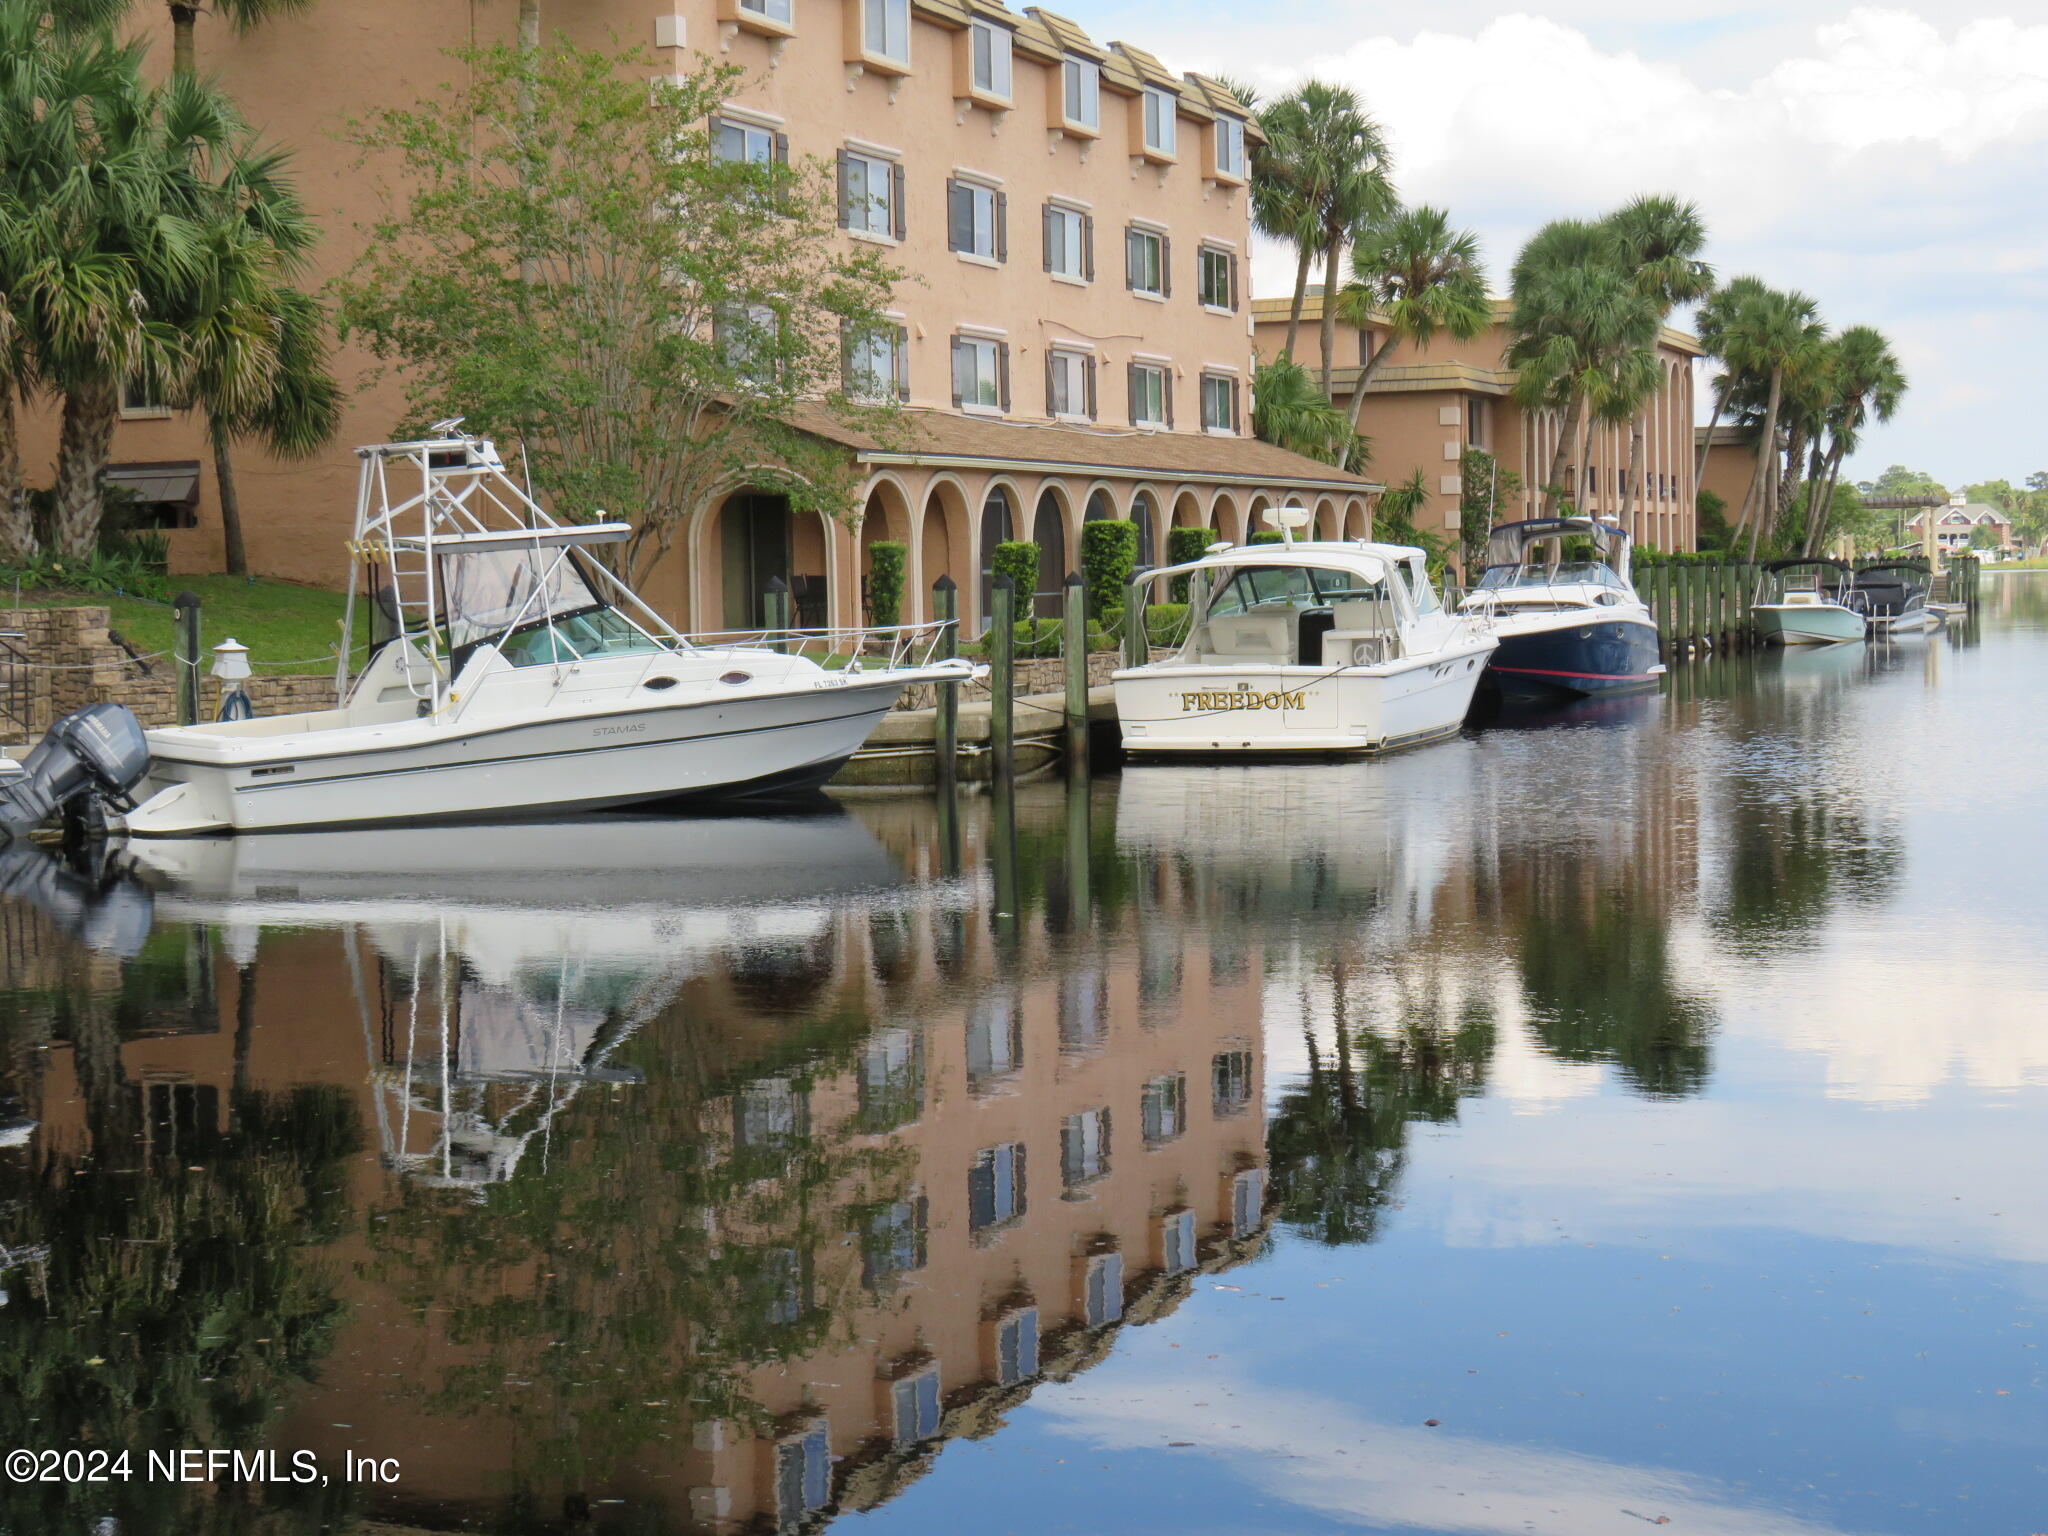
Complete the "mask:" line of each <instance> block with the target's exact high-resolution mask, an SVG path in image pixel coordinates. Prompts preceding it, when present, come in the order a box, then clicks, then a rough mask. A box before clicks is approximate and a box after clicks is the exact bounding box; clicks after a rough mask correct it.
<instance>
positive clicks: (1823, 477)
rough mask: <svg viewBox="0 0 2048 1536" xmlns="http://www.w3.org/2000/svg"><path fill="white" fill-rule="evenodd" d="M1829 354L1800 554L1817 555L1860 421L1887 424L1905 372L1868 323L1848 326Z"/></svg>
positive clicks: (1901, 393) (1900, 393)
mask: <svg viewBox="0 0 2048 1536" xmlns="http://www.w3.org/2000/svg"><path fill="white" fill-rule="evenodd" d="M1828 346H1829V350H1830V351H1831V352H1832V354H1833V362H1834V366H1833V368H1832V370H1831V373H1832V378H1833V381H1834V392H1833V399H1832V402H1831V403H1830V405H1829V407H1828V410H1827V412H1826V417H1825V423H1824V424H1825V429H1826V431H1827V434H1828V446H1827V450H1826V452H1825V453H1824V454H1823V455H1822V458H1821V467H1820V473H1819V474H1818V475H1817V476H1815V477H1814V479H1813V480H1812V481H1810V482H1809V483H1808V486H1807V491H1806V505H1807V516H1806V545H1805V550H1804V553H1806V554H1808V555H1815V554H1818V553H1820V545H1821V541H1822V540H1823V539H1824V538H1825V537H1826V535H1827V513H1828V509H1830V508H1831V507H1832V506H1833V503H1834V499H1835V486H1836V485H1837V484H1838V483H1839V482H1840V479H1841V473H1842V460H1843V458H1844V457H1846V456H1847V455H1848V454H1849V453H1851V452H1853V451H1854V450H1855V447H1856V439H1857V434H1858V433H1859V432H1860V431H1861V429H1862V427H1863V425H1864V423H1865V422H1867V421H1870V420H1873V419H1874V420H1877V421H1880V422H1883V421H1890V420H1891V419H1892V414H1893V413H1894V412H1895V411H1897V410H1898V408H1899V401H1900V399H1901V398H1902V397H1903V396H1904V395H1905V393H1906V371H1905V369H1903V368H1902V367H1900V366H1899V360H1898V357H1897V356H1896V354H1894V353H1893V351H1892V346H1891V342H1890V341H1889V340H1887V339H1886V337H1885V335H1884V333H1883V332H1882V331H1879V330H1876V329H1874V328H1873V327H1871V326H1867V325H1852V326H1850V327H1849V328H1848V329H1847V330H1845V331H1843V332H1841V333H1840V334H1839V335H1837V336H1836V337H1835V338H1834V339H1833V340H1832V341H1830V342H1829V343H1828Z"/></svg>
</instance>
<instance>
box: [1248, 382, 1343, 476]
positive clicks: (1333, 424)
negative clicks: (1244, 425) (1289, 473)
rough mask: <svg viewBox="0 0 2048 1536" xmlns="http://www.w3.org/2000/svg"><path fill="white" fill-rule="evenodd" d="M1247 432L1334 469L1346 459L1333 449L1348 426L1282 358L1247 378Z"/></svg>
mask: <svg viewBox="0 0 2048 1536" xmlns="http://www.w3.org/2000/svg"><path fill="white" fill-rule="evenodd" d="M1252 431H1253V432H1254V433H1255V434H1256V435H1257V436H1258V437H1259V438H1260V439H1261V440H1263V441H1265V442H1268V443H1277V444H1278V445H1279V446H1280V447H1282V448H1286V449H1288V450H1290V451H1291V452H1294V453H1299V454H1302V455H1305V456H1306V457H1308V458H1312V459H1320V460H1322V461H1323V462H1324V463H1325V464H1338V463H1342V462H1344V459H1345V457H1346V455H1345V454H1344V453H1343V452H1341V451H1340V450H1338V449H1337V448H1336V447H1335V446H1334V445H1335V444H1339V443H1342V442H1344V441H1345V439H1346V438H1347V437H1348V436H1349V435H1350V431H1351V423H1350V422H1349V421H1348V420H1347V419H1346V418H1345V415H1344V413H1343V411H1341V410H1339V409H1338V408H1337V407H1336V406H1335V405H1333V404H1331V403H1330V397H1329V396H1328V395H1326V394H1324V393H1323V392H1322V391H1321V390H1320V389H1318V388H1316V381H1315V380H1314V379H1313V378H1312V377H1310V375H1309V371H1308V370H1307V369H1306V368H1304V367H1302V366H1301V364H1299V363H1297V362H1294V361H1292V360H1291V359H1289V358H1287V357H1284V356H1283V357H1278V358H1275V359H1274V360H1273V361H1272V362H1269V363H1260V364H1259V366H1258V368H1257V369H1256V370H1255V371H1254V372H1253V374H1252Z"/></svg>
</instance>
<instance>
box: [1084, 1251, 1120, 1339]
mask: <svg viewBox="0 0 2048 1536" xmlns="http://www.w3.org/2000/svg"><path fill="white" fill-rule="evenodd" d="M1082 1297H1083V1305H1084V1308H1085V1315H1086V1317H1087V1320H1088V1326H1089V1327H1090V1328H1102V1327H1106V1326H1108V1325H1109V1324H1110V1323H1113V1322H1115V1321H1116V1320H1117V1319H1118V1318H1120V1317H1122V1316H1123V1315H1124V1256H1123V1255H1122V1254H1120V1253H1098V1254H1094V1255H1092V1256H1090V1258H1089V1260H1088V1277H1087V1281H1086V1284H1085V1286H1084V1289H1083V1293H1082Z"/></svg>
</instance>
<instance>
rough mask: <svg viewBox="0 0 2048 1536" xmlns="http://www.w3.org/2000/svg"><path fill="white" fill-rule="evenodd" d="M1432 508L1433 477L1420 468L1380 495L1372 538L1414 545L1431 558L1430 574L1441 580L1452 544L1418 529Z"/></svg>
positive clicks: (1434, 534) (1383, 541) (1382, 541)
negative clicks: (1423, 515)
mask: <svg viewBox="0 0 2048 1536" xmlns="http://www.w3.org/2000/svg"><path fill="white" fill-rule="evenodd" d="M1428 506H1429V477H1428V476H1427V475H1425V474H1424V473H1423V472H1422V471H1421V470H1419V469H1418V470H1416V471H1415V473H1414V474H1412V475H1410V476H1409V477H1408V478H1407V479H1406V480H1403V481H1402V482H1401V483H1400V484H1399V485H1390V486H1388V487H1387V488H1386V490H1384V491H1382V492H1381V493H1380V499H1379V505H1378V506H1377V507H1375V508H1374V509H1373V519H1372V536H1373V538H1374V539H1376V540H1378V541H1379V542H1380V543H1382V544H1410V545H1413V546H1414V547H1415V548H1417V549H1420V550H1421V551H1422V552H1423V554H1424V555H1425V556H1426V557H1427V558H1428V563H1429V573H1430V575H1431V576H1432V577H1433V578H1436V579H1438V580H1441V579H1442V577H1443V573H1444V562H1445V561H1446V559H1448V557H1449V555H1450V550H1451V545H1450V541H1449V540H1448V539H1446V538H1444V537H1443V536H1442V535H1441V534H1436V533H1431V532H1429V531H1428V530H1426V529H1423V528H1418V527H1416V526H1415V519H1416V517H1417V516H1418V515H1419V514H1421V513H1422V512H1423V511H1424V510H1425V509H1427V507H1428Z"/></svg>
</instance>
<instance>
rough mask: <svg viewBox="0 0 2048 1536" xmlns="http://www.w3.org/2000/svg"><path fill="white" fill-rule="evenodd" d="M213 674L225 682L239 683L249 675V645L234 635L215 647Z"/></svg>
mask: <svg viewBox="0 0 2048 1536" xmlns="http://www.w3.org/2000/svg"><path fill="white" fill-rule="evenodd" d="M213 675H214V676H215V677H217V678H219V679H220V680H221V681H222V682H224V683H239V682H241V681H242V680H243V679H244V678H246V677H248V675H249V647H247V646H246V645H244V644H242V642H241V641H239V640H237V639H236V638H235V637H234V636H233V635H230V636H228V638H227V639H225V640H223V641H221V643H220V644H219V645H216V646H215V647H214V648H213Z"/></svg>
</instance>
